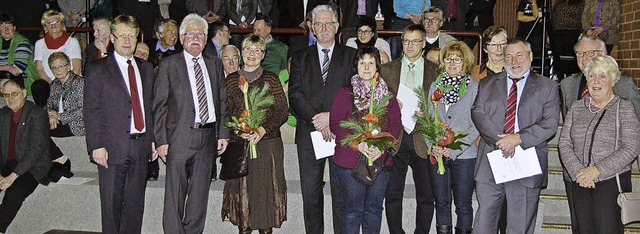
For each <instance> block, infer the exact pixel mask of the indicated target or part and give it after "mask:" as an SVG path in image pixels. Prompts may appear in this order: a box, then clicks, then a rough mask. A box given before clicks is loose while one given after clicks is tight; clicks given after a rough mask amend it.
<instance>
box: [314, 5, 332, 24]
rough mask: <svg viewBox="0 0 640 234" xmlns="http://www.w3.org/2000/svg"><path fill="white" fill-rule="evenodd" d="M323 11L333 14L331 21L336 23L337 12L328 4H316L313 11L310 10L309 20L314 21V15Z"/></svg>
mask: <svg viewBox="0 0 640 234" xmlns="http://www.w3.org/2000/svg"><path fill="white" fill-rule="evenodd" d="M323 11H325V12H329V13H331V14H333V22H336V23H337V22H338V14H337V13H336V10H335V9H333V7H331V6H329V5H318V6H316V7H315V8H313V11H311V22H315V21H316V15H317V14H318V13H320V12H323Z"/></svg>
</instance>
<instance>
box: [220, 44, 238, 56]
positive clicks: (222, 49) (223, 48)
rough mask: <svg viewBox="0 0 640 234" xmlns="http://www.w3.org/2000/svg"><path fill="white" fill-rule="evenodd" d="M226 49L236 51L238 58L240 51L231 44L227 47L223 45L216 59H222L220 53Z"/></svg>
mask: <svg viewBox="0 0 640 234" xmlns="http://www.w3.org/2000/svg"><path fill="white" fill-rule="evenodd" d="M227 48H233V49H235V50H236V52H238V57H240V49H238V47H236V46H235V45H233V44H228V45H223V46H222V48H221V49H220V54H219V55H218V58H220V59H222V51H224V50H225V49H227Z"/></svg>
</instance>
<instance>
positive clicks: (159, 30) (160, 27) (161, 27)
mask: <svg viewBox="0 0 640 234" xmlns="http://www.w3.org/2000/svg"><path fill="white" fill-rule="evenodd" d="M168 23H172V24H175V25H176V26H178V22H177V21H176V20H174V19H171V18H166V19H163V20H162V21H160V22H158V25H157V26H156V37H158V39H160V34H162V33H163V32H164V26H165V25H167V24H168Z"/></svg>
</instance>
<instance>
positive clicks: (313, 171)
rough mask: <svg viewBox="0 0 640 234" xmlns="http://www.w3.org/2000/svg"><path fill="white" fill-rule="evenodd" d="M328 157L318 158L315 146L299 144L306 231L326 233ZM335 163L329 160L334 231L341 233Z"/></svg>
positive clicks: (339, 202) (309, 232)
mask: <svg viewBox="0 0 640 234" xmlns="http://www.w3.org/2000/svg"><path fill="white" fill-rule="evenodd" d="M327 159H329V160H331V158H323V159H318V160H316V157H315V152H314V151H313V146H311V145H310V144H298V165H299V167H300V185H301V188H302V203H303V213H304V228H305V231H306V233H308V234H311V233H320V234H322V233H324V193H323V192H322V190H323V188H324V184H325V182H324V179H323V178H324V175H325V173H324V172H325V171H324V168H325V163H326V162H327ZM334 166H335V165H334V164H333V163H331V162H329V177H330V185H331V211H332V215H333V233H336V234H338V233H340V220H341V213H340V205H341V199H340V198H341V197H340V192H339V186H338V183H337V181H338V180H337V178H336V175H335V172H334V170H335V169H334Z"/></svg>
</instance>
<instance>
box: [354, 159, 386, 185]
mask: <svg viewBox="0 0 640 234" xmlns="http://www.w3.org/2000/svg"><path fill="white" fill-rule="evenodd" d="M383 156H384V155H383ZM389 157H391V156H388V155H387V156H386V157H384V160H383V162H380V160H376V161H373V165H371V166H369V164H368V162H367V159H368V158H367V156H364V154H362V153H358V161H356V166H355V167H353V169H352V170H351V176H353V178H354V179H356V180H357V181H359V182H360V183H363V184H364V185H366V186H372V185H373V184H375V183H376V180H377V179H378V175H379V174H380V172H381V171H382V170H383V167H384V164H386V163H387V159H389Z"/></svg>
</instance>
